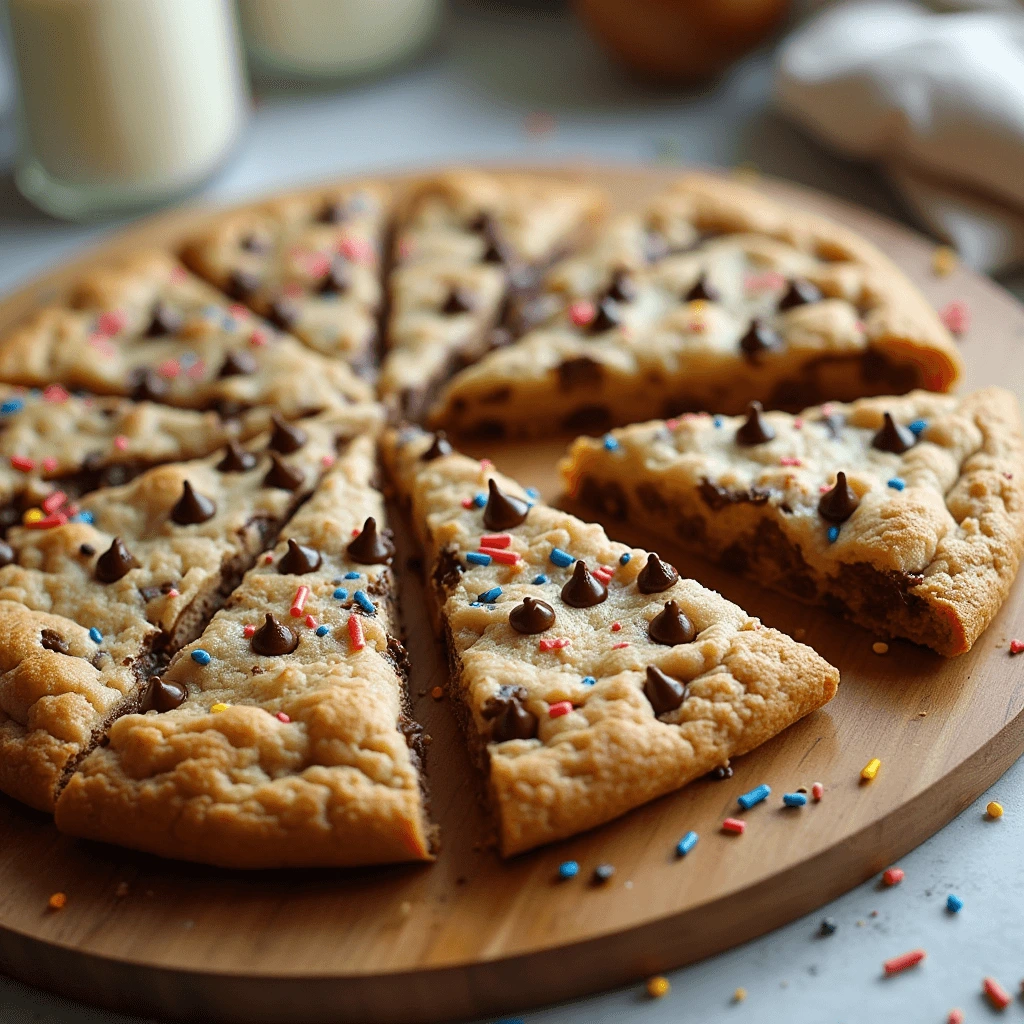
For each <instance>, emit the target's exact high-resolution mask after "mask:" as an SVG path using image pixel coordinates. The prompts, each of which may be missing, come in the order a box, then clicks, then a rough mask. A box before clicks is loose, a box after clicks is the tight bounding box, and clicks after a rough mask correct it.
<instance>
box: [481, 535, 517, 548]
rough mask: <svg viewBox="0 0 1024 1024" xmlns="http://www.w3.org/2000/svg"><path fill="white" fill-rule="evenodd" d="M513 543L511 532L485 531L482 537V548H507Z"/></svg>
mask: <svg viewBox="0 0 1024 1024" xmlns="http://www.w3.org/2000/svg"><path fill="white" fill-rule="evenodd" d="M511 543H512V534H510V533H485V534H484V535H483V536H482V537H481V538H480V547H482V548H507V547H508V546H509V544H511Z"/></svg>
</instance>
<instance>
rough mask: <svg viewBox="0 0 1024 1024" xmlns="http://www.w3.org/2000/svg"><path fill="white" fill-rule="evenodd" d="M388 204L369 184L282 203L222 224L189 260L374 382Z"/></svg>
mask: <svg viewBox="0 0 1024 1024" xmlns="http://www.w3.org/2000/svg"><path fill="white" fill-rule="evenodd" d="M390 205H391V200H390V195H389V193H388V190H387V189H386V188H384V187H383V186H382V185H379V184H376V183H372V182H365V183H356V184H351V185H344V186H338V187H335V188H328V189H317V190H315V191H305V192H302V193H293V194H290V195H284V196H279V197H277V198H275V199H272V200H269V201H267V202H264V203H260V204H258V205H254V206H250V207H246V208H244V209H240V210H234V211H232V212H231V213H229V214H227V215H225V216H223V217H221V218H218V219H217V220H216V221H215V222H214V223H213V224H211V225H210V226H209V227H208V228H207V229H206V230H204V231H203V232H202V233H201V234H198V235H197V236H196V237H195V238H193V239H191V240H190V241H189V242H187V243H186V245H185V247H184V249H183V251H182V259H183V260H184V262H185V263H186V264H187V265H188V266H189V267H190V268H191V269H192V270H194V271H195V272H196V273H197V274H199V275H200V276H201V277H204V278H205V279H206V280H207V281H210V282H211V283H212V284H214V285H216V286H217V287H218V288H220V289H221V290H222V291H223V292H225V293H226V294H228V295H230V296H231V297H232V298H234V299H236V300H237V301H239V302H243V303H245V304H246V305H247V306H249V307H250V308H251V309H253V310H254V311H255V312H256V313H258V314H259V315H260V316H262V317H266V318H267V319H268V320H270V321H272V322H273V323H274V324H275V325H276V326H278V327H280V328H281V329H282V330H285V331H289V332H290V333H292V334H294V335H295V337H297V338H298V339H299V340H300V341H302V342H303V343H304V344H306V345H308V346H309V347H310V348H312V349H315V350H316V351H317V352H321V353H323V354H325V355H330V356H336V357H337V358H339V359H343V360H344V361H345V362H346V363H348V364H349V366H351V367H352V368H353V369H354V370H356V372H358V373H359V374H360V375H363V376H370V375H372V373H373V370H374V366H375V364H376V358H375V357H376V351H375V350H376V346H377V336H378V327H377V320H378V315H379V313H380V308H381V302H382V298H383V286H382V283H381V276H380V275H381V264H382V255H383V252H384V244H385V236H386V232H387V226H388V219H389V212H390Z"/></svg>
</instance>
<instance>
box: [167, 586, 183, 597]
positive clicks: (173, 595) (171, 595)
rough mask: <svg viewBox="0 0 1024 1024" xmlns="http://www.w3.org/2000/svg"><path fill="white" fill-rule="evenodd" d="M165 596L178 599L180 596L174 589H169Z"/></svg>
mask: <svg viewBox="0 0 1024 1024" xmlns="http://www.w3.org/2000/svg"><path fill="white" fill-rule="evenodd" d="M167 596H168V597H179V596H180V594H179V592H178V591H177V590H175V588H174V587H171V589H170V590H168V591H167Z"/></svg>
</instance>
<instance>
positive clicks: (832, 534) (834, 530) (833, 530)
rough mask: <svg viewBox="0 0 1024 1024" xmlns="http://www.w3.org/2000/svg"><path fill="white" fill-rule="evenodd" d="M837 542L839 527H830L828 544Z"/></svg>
mask: <svg viewBox="0 0 1024 1024" xmlns="http://www.w3.org/2000/svg"><path fill="white" fill-rule="evenodd" d="M837 540H839V527H838V526H830V527H829V528H828V542H829V544H835V542H836V541H837Z"/></svg>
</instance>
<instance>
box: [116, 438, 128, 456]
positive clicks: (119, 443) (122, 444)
mask: <svg viewBox="0 0 1024 1024" xmlns="http://www.w3.org/2000/svg"><path fill="white" fill-rule="evenodd" d="M114 447H115V448H117V449H118V451H122V452H126V451H128V438H127V437H125V436H124V434H118V435H117V437H115V438H114Z"/></svg>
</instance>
